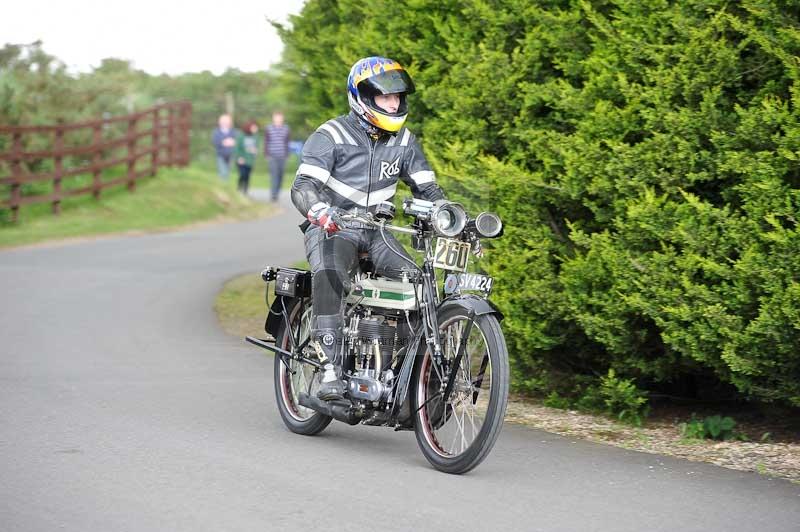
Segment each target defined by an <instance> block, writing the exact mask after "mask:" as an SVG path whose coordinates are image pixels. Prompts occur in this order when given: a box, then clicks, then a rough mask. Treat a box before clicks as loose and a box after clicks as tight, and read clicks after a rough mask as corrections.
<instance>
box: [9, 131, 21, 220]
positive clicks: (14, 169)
mask: <svg viewBox="0 0 800 532" xmlns="http://www.w3.org/2000/svg"><path fill="white" fill-rule="evenodd" d="M11 153H12V154H13V155H12V159H11V178H12V179H13V181H12V182H11V221H12V222H13V223H17V220H19V202H20V200H21V199H22V192H21V190H20V186H21V182H22V133H20V132H18V131H17V132H15V133H14V141H13V142H12V144H11Z"/></svg>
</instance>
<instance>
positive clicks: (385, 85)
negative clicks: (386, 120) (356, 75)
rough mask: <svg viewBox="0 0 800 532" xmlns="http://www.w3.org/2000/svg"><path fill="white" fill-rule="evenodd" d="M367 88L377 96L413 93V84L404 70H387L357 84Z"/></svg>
mask: <svg viewBox="0 0 800 532" xmlns="http://www.w3.org/2000/svg"><path fill="white" fill-rule="evenodd" d="M364 85H366V86H368V87H369V88H371V89H372V90H373V91H374V92H376V93H378V94H397V93H399V92H405V93H406V94H411V93H412V92H414V82H413V81H411V76H409V75H408V73H407V72H406V71H405V70H389V71H386V72H381V73H380V74H377V75H375V76H370V77H369V78H367V79H365V80H364V81H362V82H361V83H360V84H359V88H361V87H362V86H364Z"/></svg>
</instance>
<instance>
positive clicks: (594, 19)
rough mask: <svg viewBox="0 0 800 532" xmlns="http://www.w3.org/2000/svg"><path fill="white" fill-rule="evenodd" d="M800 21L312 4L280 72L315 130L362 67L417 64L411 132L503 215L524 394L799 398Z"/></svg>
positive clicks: (690, 9)
mask: <svg viewBox="0 0 800 532" xmlns="http://www.w3.org/2000/svg"><path fill="white" fill-rule="evenodd" d="M390 6H391V7H390ZM383 10H386V11H391V12H395V13H402V16H397V17H391V18H388V19H387V18H383V17H381V18H378V17H374V16H371V15H372V14H373V13H374V12H381V11H383ZM799 16H800V8H799V7H798V5H797V3H796V2H794V1H785V0H764V1H760V2H751V1H745V2H735V3H731V2H726V1H724V0H686V1H683V2H639V1H636V0H593V1H581V2H574V1H566V0H543V1H541V2H535V3H534V2H528V1H525V0H498V1H497V2H492V3H491V5H490V4H488V3H486V2H483V1H480V0H466V1H463V2H462V1H458V2H456V1H455V0H437V1H435V2H434V1H433V0H393V1H392V2H391V4H390V3H389V2H388V0H376V1H374V2H371V3H370V4H368V5H367V4H364V3H361V4H359V3H352V2H335V1H333V0H309V1H308V2H307V3H306V4H305V6H304V9H303V11H302V14H301V15H300V16H299V17H296V18H294V19H293V21H292V28H291V30H288V29H286V30H283V31H282V35H283V38H284V41H285V43H286V52H285V56H284V57H285V64H284V68H285V71H286V72H295V73H296V74H297V76H296V78H295V82H296V83H297V84H298V85H297V87H298V90H295V91H293V93H294V94H296V96H297V97H298V98H302V99H303V100H304V102H305V103H304V105H306V107H307V109H306V116H307V117H308V122H309V123H314V124H318V123H320V122H321V121H322V120H324V119H325V118H328V117H330V116H332V115H335V114H338V113H342V112H345V111H346V109H347V105H346V99H345V96H344V91H343V87H344V84H345V77H346V73H347V72H348V69H349V67H350V65H351V64H352V63H353V62H354V61H355V60H356V59H357V58H359V57H362V56H365V55H374V54H376V53H380V54H383V55H388V56H391V57H395V58H396V59H398V60H400V61H401V62H403V63H404V64H406V65H407V66H408V68H409V70H410V71H411V73H412V75H413V76H414V79H415V83H416V85H417V89H418V92H417V94H415V95H414V96H413V97H412V98H411V99H410V102H411V117H412V123H411V124H410V126H411V127H412V129H414V130H415V132H417V133H418V134H421V136H422V137H423V140H424V144H425V147H426V151H427V153H428V155H429V158H430V159H431V160H432V162H433V164H434V166H435V169H436V170H437V174H438V175H439V176H440V181H441V182H442V184H443V187H444V188H445V190H446V191H447V194H448V196H449V197H452V198H455V199H459V200H461V201H462V202H464V204H465V205H466V206H467V208H468V209H469V210H471V211H472V212H476V211H478V210H480V209H487V208H491V209H494V210H496V211H497V212H498V213H499V214H500V215H501V216H502V217H503V219H504V221H505V222H506V227H507V230H506V233H505V236H504V237H503V238H502V239H498V240H497V241H496V242H492V243H491V244H490V247H491V249H489V250H488V252H487V255H486V258H485V259H483V260H482V261H481V264H480V266H481V267H482V268H483V269H484V270H485V271H486V272H488V273H489V274H491V275H493V276H494V277H495V279H496V283H495V291H494V294H493V299H494V301H495V302H496V303H497V304H498V305H499V306H500V308H501V309H502V311H503V312H504V314H505V316H506V320H505V321H504V322H503V329H504V332H505V333H506V335H507V341H508V346H509V351H510V354H511V358H512V375H513V378H514V384H515V386H516V388H517V389H518V390H523V391H530V392H536V393H540V394H542V395H547V394H548V393H550V392H551V391H552V390H563V389H570V387H571V386H570V385H571V384H572V387H574V385H575V384H576V383H579V382H583V380H585V379H586V378H587V376H592V375H606V376H607V377H608V374H607V371H608V369H609V368H614V369H615V372H616V373H615V375H618V378H619V379H636V381H637V382H642V383H647V384H648V386H659V387H661V388H665V387H669V386H670V385H671V383H674V382H677V381H685V380H686V379H687V378H691V377H692V376H706V375H709V374H712V375H714V376H715V378H716V379H717V380H718V381H719V382H721V383H730V384H733V385H734V386H735V387H736V388H737V389H738V390H739V392H740V393H741V394H742V395H743V396H746V397H751V398H755V399H758V400H763V401H778V402H782V403H785V404H790V405H794V406H800V351H798V350H797V346H798V345H800V282H798V280H797V277H796V273H795V271H796V263H797V257H798V256H800V228H798V220H800V151H798V149H797V146H798V142H799V141H800V113H798V110H797V106H798V105H800V66H798V63H797V61H796V60H795V58H796V57H797V56H800V30H798V29H797V20H798V17H799ZM322 22H324V24H322ZM354 35H358V36H359V38H358V39H353V38H352V37H353V36H354ZM386 35H391V36H392V39H388V40H387V39H386V38H385V36H386ZM375 43H380V44H378V45H376V44H375ZM312 74H313V75H312ZM596 385H597V386H600V387H601V388H602V384H600V383H596ZM605 393H618V394H619V395H621V396H625V394H627V393H628V392H627V391H625V390H624V389H619V390H616V392H611V391H609V390H607V391H606V392H605ZM604 400H605V399H604ZM623 403H624V401H623ZM634 403H635V401H634ZM620 404H622V403H620Z"/></svg>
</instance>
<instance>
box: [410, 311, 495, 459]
mask: <svg viewBox="0 0 800 532" xmlns="http://www.w3.org/2000/svg"><path fill="white" fill-rule="evenodd" d="M468 320H469V315H468V311H467V310H466V309H464V308H462V307H451V308H449V309H446V310H444V311H443V312H442V313H441V314H440V316H439V331H440V334H441V340H442V358H443V360H444V361H445V363H444V364H441V365H440V364H438V363H437V362H436V361H435V360H434V357H433V356H432V354H431V351H430V350H429V349H428V348H427V347H426V348H425V351H424V353H423V354H422V355H421V356H420V357H419V358H418V361H417V363H416V364H417V366H416V369H415V378H414V380H413V381H412V385H413V388H412V389H413V390H414V393H413V395H412V398H413V402H412V406H413V408H414V412H415V414H414V416H415V418H414V431H415V433H416V436H417V443H418V444H419V447H420V449H421V450H422V454H424V455H425V458H427V459H428V461H429V462H430V463H431V464H432V465H433V466H434V467H435V468H436V469H439V470H440V471H444V472H446V473H454V474H461V473H466V472H467V471H469V470H471V469H473V468H474V467H476V466H477V465H478V464H480V463H481V462H482V461H483V460H484V458H486V456H487V455H488V454H489V451H491V449H492V447H493V446H494V443H495V441H496V440H497V436H498V435H499V434H500V429H501V428H502V426H503V418H504V416H505V411H506V405H507V403H508V381H509V370H508V351H507V349H506V344H505V339H504V338H503V332H502V330H501V329H500V323H499V322H498V321H497V318H495V317H494V316H493V315H491V314H484V315H481V316H474V317H473V326H472V330H471V331H470V333H469V338H467V343H466V348H465V350H464V351H465V352H464V356H463V357H462V359H461V361H460V363H459V364H458V367H453V366H454V365H455V360H456V355H457V353H458V348H459V344H460V343H461V339H462V337H463V335H464V334H465V332H466V325H467V322H468ZM446 368H451V369H450V370H449V371H448V370H447V369H446ZM453 371H455V373H456V376H455V379H454V381H453V387H452V392H451V393H450V396H449V398H448V399H447V400H446V401H445V400H444V398H443V395H444V394H443V389H444V388H445V386H446V383H447V381H448V376H449V374H450V373H451V372H453Z"/></svg>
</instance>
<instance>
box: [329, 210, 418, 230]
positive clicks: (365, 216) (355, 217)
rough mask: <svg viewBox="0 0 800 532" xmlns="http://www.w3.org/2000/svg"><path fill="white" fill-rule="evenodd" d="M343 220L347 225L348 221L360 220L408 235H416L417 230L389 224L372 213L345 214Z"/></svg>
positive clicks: (363, 222) (359, 221)
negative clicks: (377, 218)
mask: <svg viewBox="0 0 800 532" xmlns="http://www.w3.org/2000/svg"><path fill="white" fill-rule="evenodd" d="M341 218H342V221H344V222H345V226H347V222H358V223H362V224H364V225H370V226H372V227H378V228H380V227H382V228H384V229H387V230H389V231H393V232H395V233H404V234H407V235H416V234H417V230H416V229H411V228H410V227H400V226H397V225H391V224H387V223H386V220H376V219H375V218H373V217H372V214H370V213H367V214H363V215H362V214H343V215H341Z"/></svg>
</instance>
